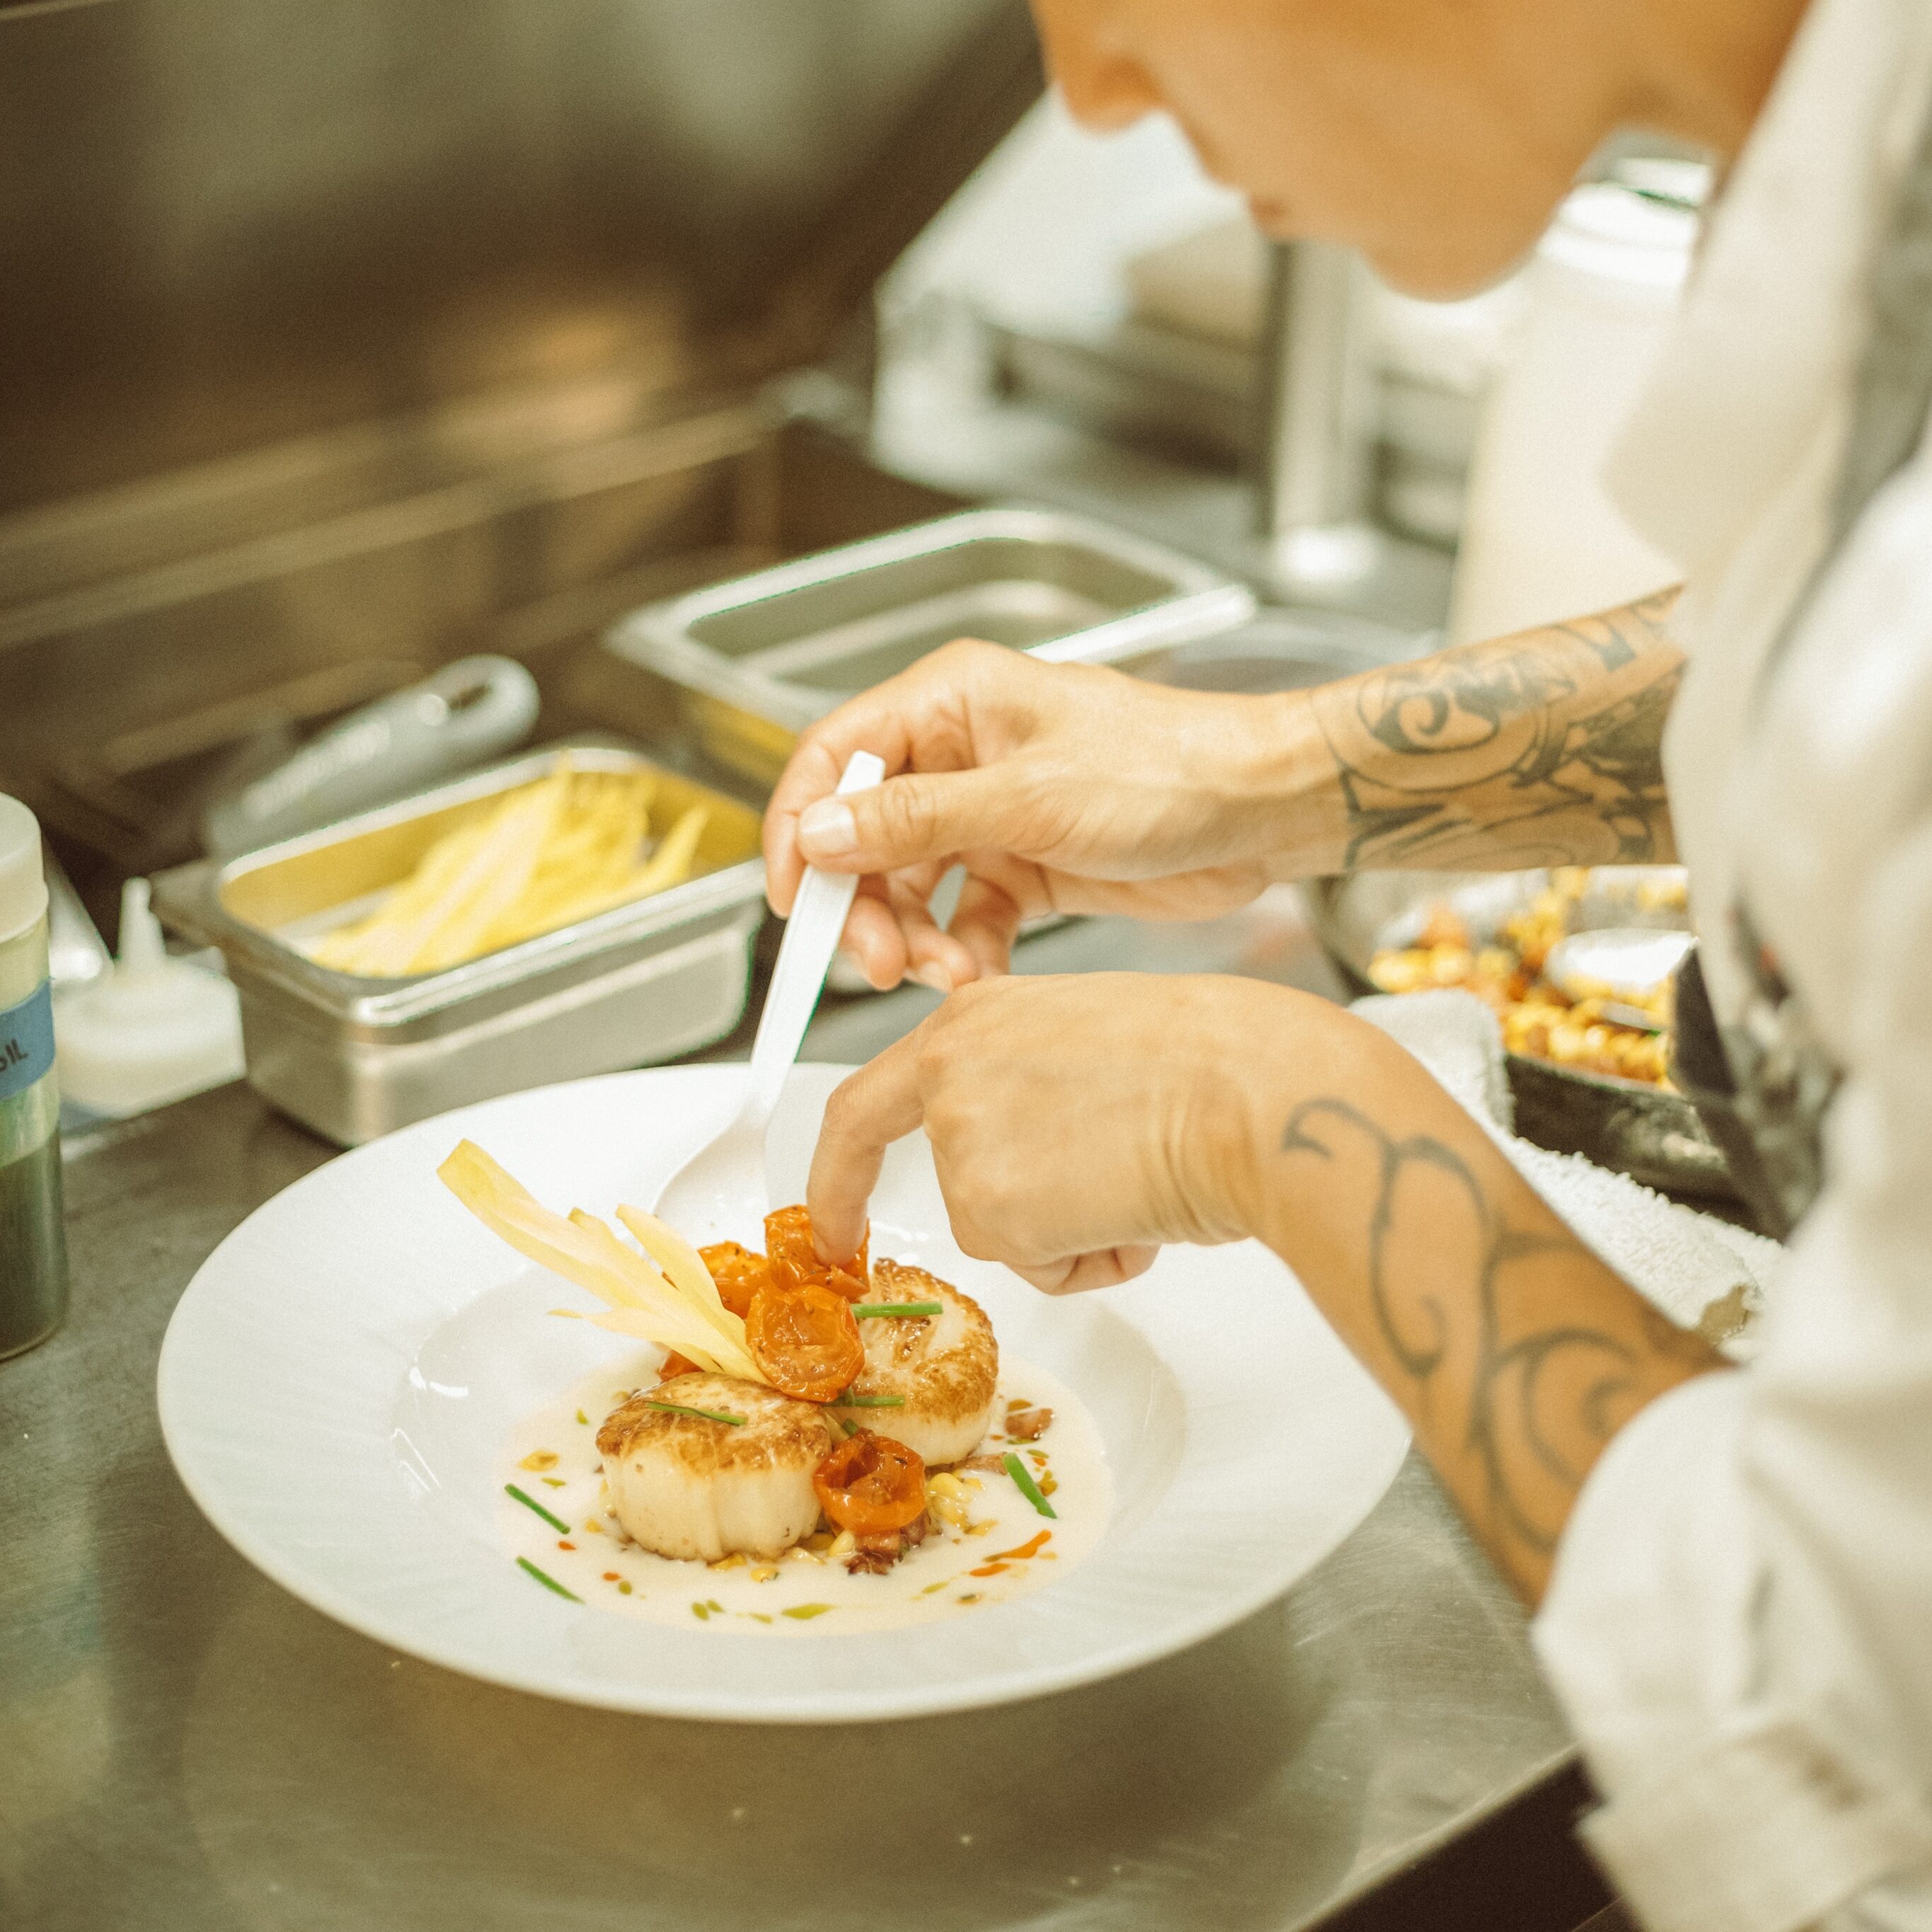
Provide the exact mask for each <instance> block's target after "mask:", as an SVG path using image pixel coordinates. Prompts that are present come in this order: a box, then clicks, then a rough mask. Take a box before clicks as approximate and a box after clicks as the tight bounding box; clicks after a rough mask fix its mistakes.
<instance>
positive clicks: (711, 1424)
mask: <svg viewBox="0 0 1932 1932" xmlns="http://www.w3.org/2000/svg"><path fill="white" fill-rule="evenodd" d="M665 1404H670V1405H672V1406H670V1407H665V1406H664V1405H665ZM694 1412H708V1413H694ZM718 1418H741V1419H739V1420H735V1421H726V1420H720V1419H718ZM832 1442H833V1427H832V1424H830V1423H829V1422H828V1421H826V1415H825V1412H824V1411H823V1409H820V1408H818V1407H817V1406H816V1405H815V1404H814V1403H808V1402H794V1401H793V1400H792V1399H791V1398H790V1397H789V1396H783V1395H780V1394H778V1391H776V1390H775V1389H769V1388H764V1387H763V1386H762V1385H760V1384H759V1383H757V1382H739V1381H738V1380H736V1379H735V1378H734V1377H733V1376H713V1375H704V1374H694V1375H688V1376H674V1377H673V1379H671V1380H670V1381H669V1382H658V1383H656V1384H655V1385H653V1386H652V1387H651V1388H647V1389H640V1390H639V1391H638V1392H637V1394H635V1395H634V1396H633V1397H631V1399H630V1400H628V1402H626V1403H624V1404H623V1405H622V1406H621V1407H619V1408H617V1409H613V1410H612V1411H611V1412H610V1414H609V1415H607V1416H606V1417H605V1418H604V1423H603V1426H602V1427H601V1428H600V1429H599V1430H598V1432H597V1451H598V1454H599V1455H601V1457H603V1459H604V1481H605V1483H606V1484H607V1485H608V1486H609V1488H610V1501H611V1505H612V1507H613V1508H614V1509H615V1510H616V1514H617V1520H618V1522H619V1524H620V1525H622V1527H623V1529H624V1531H625V1534H626V1535H629V1536H631V1538H634V1540H635V1541H637V1542H639V1543H640V1544H643V1547H645V1548H646V1550H655V1552H656V1553H657V1554H658V1556H676V1557H683V1558H686V1559H690V1558H699V1559H703V1561H705V1562H713V1563H715V1562H716V1561H717V1560H718V1558H720V1557H721V1556H730V1555H732V1554H733V1553H734V1552H736V1551H739V1550H742V1552H743V1553H745V1555H746V1556H763V1557H772V1556H782V1555H783V1554H784V1552H785V1551H786V1550H789V1549H790V1547H792V1545H793V1544H795V1543H796V1542H797V1541H799V1539H800V1538H802V1537H805V1536H808V1535H811V1532H812V1531H813V1530H814V1529H815V1528H816V1527H817V1523H818V1493H817V1491H816V1490H814V1488H813V1487H812V1486H811V1474H812V1472H813V1471H814V1469H817V1467H818V1466H819V1464H820V1463H822V1462H823V1461H824V1460H825V1458H826V1455H827V1454H829V1452H830V1450H831V1448H832Z"/></svg>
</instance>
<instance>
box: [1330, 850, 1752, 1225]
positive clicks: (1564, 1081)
mask: <svg viewBox="0 0 1932 1932" xmlns="http://www.w3.org/2000/svg"><path fill="white" fill-rule="evenodd" d="M1543 880H1544V874H1542V873H1541V872H1521V873H1514V872H1513V873H1456V872H1393V871H1392V872H1361V873H1357V874H1355V875H1354V876H1353V877H1349V878H1337V879H1319V880H1315V881H1313V883H1310V885H1309V886H1307V888H1306V896H1307V899H1308V902H1309V905H1310V910H1311V913H1312V915H1313V924H1314V927H1315V930H1316V935H1317V936H1318V937H1319V938H1320V940H1321V941H1322V944H1323V946H1324V947H1325V948H1326V950H1328V954H1329V956H1330V957H1331V959H1334V962H1335V963H1336V964H1337V966H1339V967H1340V968H1341V970H1342V971H1343V974H1344V976H1345V977H1346V978H1347V980H1349V983H1350V985H1351V986H1352V987H1353V988H1354V989H1355V991H1356V992H1360V993H1372V992H1375V991H1376V988H1375V987H1374V986H1373V984H1372V983H1370V979H1369V977H1368V968H1369V962H1370V960H1371V959H1373V958H1374V956H1375V955H1376V953H1378V952H1379V950H1381V949H1382V947H1385V946H1387V945H1391V944H1403V943H1406V941H1407V940H1409V938H1412V935H1413V934H1414V932H1415V930H1417V929H1418V928H1419V927H1420V926H1421V922H1422V920H1423V919H1424V916H1426V914H1427V910H1428V908H1429V907H1430V906H1432V905H1435V904H1439V903H1440V902H1442V901H1448V904H1451V905H1452V906H1454V907H1455V908H1456V910H1457V911H1458V912H1459V913H1461V914H1462V916H1463V918H1464V919H1465V920H1466V922H1468V924H1469V928H1470V930H1471V932H1472V933H1474V934H1475V935H1476V936H1477V937H1478V938H1479V939H1481V938H1488V937H1489V936H1490V935H1492V934H1493V933H1494V932H1496V930H1497V929H1498V928H1499V926H1501V924H1502V922H1503V920H1504V919H1506V918H1508V916H1509V915H1510V914H1511V913H1513V912H1514V911H1516V910H1519V909H1520V907H1523V906H1525V905H1527V904H1529V901H1530V899H1531V898H1532V897H1533V896H1534V895H1535V892H1536V891H1537V890H1538V888H1539V887H1540V886H1541V884H1542V882H1543ZM1619 922H1622V919H1620V921H1619ZM1506 1064H1507V1067H1508V1073H1509V1080H1510V1088H1511V1092H1512V1094H1514V1097H1515V1100H1516V1127H1517V1133H1520V1134H1521V1135H1522V1136H1523V1137H1524V1139H1526V1140H1532V1141H1535V1142H1536V1143H1537V1144H1538V1145H1539V1146H1541V1147H1547V1148H1555V1149H1556V1151H1558V1152H1559V1154H1583V1155H1586V1157H1588V1158H1589V1159H1590V1160H1593V1161H1595V1162H1596V1163H1598V1166H1602V1167H1609V1168H1614V1169H1616V1170H1617V1171H1618V1172H1620V1173H1623V1174H1628V1175H1630V1176H1631V1178H1633V1179H1634V1180H1637V1181H1642V1182H1643V1183H1644V1184H1646V1186H1647V1187H1655V1188H1658V1189H1660V1190H1662V1191H1663V1192H1664V1193H1667V1194H1673V1195H1679V1196H1685V1197H1686V1198H1688V1199H1691V1200H1694V1201H1695V1202H1697V1205H1699V1206H1700V1207H1708V1208H1714V1209H1715V1211H1718V1212H1720V1213H1724V1214H1727V1215H1729V1217H1730V1218H1732V1219H1733V1220H1748V1209H1747V1208H1746V1206H1745V1202H1744V1200H1743V1199H1742V1196H1740V1195H1739V1193H1738V1190H1737V1187H1736V1183H1735V1182H1733V1180H1732V1178H1731V1173H1730V1166H1729V1165H1728V1164H1727V1162H1726V1161H1725V1159H1724V1153H1723V1151H1722V1150H1721V1148H1719V1147H1718V1144H1717V1142H1715V1141H1714V1140H1713V1139H1712V1138H1711V1136H1710V1135H1709V1133H1708V1132H1707V1131H1706V1129H1705V1126H1704V1124H1703V1121H1702V1120H1701V1119H1700V1118H1699V1117H1698V1114H1697V1109H1696V1108H1695V1107H1694V1106H1692V1105H1691V1103H1690V1102H1689V1101H1688V1100H1686V1099H1685V1097H1683V1095H1682V1094H1676V1093H1672V1092H1670V1091H1667V1090H1666V1089H1664V1088H1657V1087H1652V1086H1647V1085H1644V1084H1643V1083H1642V1082H1638V1081H1634V1080H1622V1079H1616V1077H1615V1076H1611V1075H1607V1074H1600V1073H1578V1072H1576V1071H1574V1070H1572V1069H1571V1068H1568V1067H1559V1066H1556V1065H1555V1064H1553V1063H1552V1062H1550V1061H1543V1060H1532V1059H1529V1058H1526V1057H1525V1056H1524V1055H1520V1054H1514V1053H1513V1054H1511V1055H1508V1056H1507V1057H1506Z"/></svg>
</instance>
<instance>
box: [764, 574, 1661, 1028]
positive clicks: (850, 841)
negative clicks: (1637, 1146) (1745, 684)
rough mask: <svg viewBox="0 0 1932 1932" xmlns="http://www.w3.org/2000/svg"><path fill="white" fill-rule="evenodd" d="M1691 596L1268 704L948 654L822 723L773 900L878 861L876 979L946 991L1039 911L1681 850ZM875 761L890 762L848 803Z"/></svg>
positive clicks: (771, 859) (863, 892)
mask: <svg viewBox="0 0 1932 1932" xmlns="http://www.w3.org/2000/svg"><path fill="white" fill-rule="evenodd" d="M1672 601H1673V598H1672V596H1670V595H1665V596H1661V597H1655V598H1651V599H1649V601H1646V602H1645V603H1643V604H1634V605H1632V606H1631V607H1630V608H1628V610H1614V611H1611V612H1609V613H1607V614H1605V615H1604V616H1597V617H1589V618H1584V619H1580V620H1579V621H1578V622H1575V623H1574V624H1560V625H1553V626H1551V627H1550V628H1548V629H1547V630H1541V631H1525V632H1524V633H1523V634H1521V635H1520V636H1518V637H1504V638H1501V639H1499V640H1496V642H1494V643H1482V644H1470V645H1466V646H1462V647H1460V648H1459V649H1455V650H1451V651H1443V652H1439V653H1438V654H1437V655H1436V656H1434V657H1431V658H1424V659H1423V660H1421V661H1420V662H1419V663H1415V664H1400V665H1397V666H1395V667H1392V668H1391V669H1389V670H1378V671H1373V672H1370V673H1368V674H1367V675H1366V676H1361V677H1356V678H1352V679H1348V680H1347V681H1346V682H1343V683H1340V684H1334V685H1325V686H1324V687H1322V688H1320V689H1319V690H1316V691H1289V692H1284V693H1283V694H1280V695H1277V696H1272V697H1222V696H1217V695H1212V694H1207V693H1204V692H1199V691H1175V690H1171V689H1169V688H1165V687H1163V686H1162V685H1154V684H1149V683H1146V682H1142V680H1140V679H1135V678H1130V677H1124V676H1121V674H1120V673H1118V672H1116V671H1110V670H1097V669H1095V668H1094V667H1091V666H1088V665H1081V664H1043V663H1040V662H1039V661H1037V660H1035V659H1032V658H1027V657H1025V656H1023V655H1021V654H1020V653H1019V652H1015V651H1010V650H1005V649H1001V648H1000V647H999V646H996V645H992V644H986V643H971V642H967V643H955V644H949V645H948V646H947V647H946V648H945V649H944V650H941V651H935V652H933V653H932V655H931V656H929V657H927V658H922V660H921V661H919V663H918V664H916V665H915V666H914V667H913V668H912V669H911V670H909V671H906V672H904V673H901V675H900V676H898V677H895V678H891V679H888V680H887V681H886V682H885V683H883V684H882V685H879V686H877V688H875V689H874V690H871V691H867V692H865V694H863V695H862V696H861V697H856V698H854V699H853V700H851V701H850V703H846V704H843V705H841V706H840V707H839V708H838V710H836V711H835V712H833V713H832V715H831V716H829V718H826V719H824V720H823V721H822V722H820V724H815V725H814V726H813V727H811V730H808V732H806V733H805V735H804V736H803V737H802V739H800V740H799V748H798V750H797V751H796V753H795V754H793V757H792V760H791V762H790V764H789V765H788V766H787V767H786V769H785V773H784V777H783V778H781V780H780V781H779V783H778V787H777V789H776V790H775V791H774V792H773V793H772V802H771V806H770V808H769V811H767V812H766V817H765V858H766V877H767V879H768V880H769V889H770V892H771V895H772V904H773V905H774V906H775V907H777V908H778V910H780V911H781V912H785V911H789V910H790V905H791V899H792V895H793V892H795V891H796V889H797V886H798V880H799V877H801V876H802V871H803V868H804V865H805V862H807V861H810V862H811V863H813V864H814V865H821V866H823V867H825V868H827V869H829V870H831V871H840V872H857V873H859V874H862V875H863V878H862V884H861V886H860V888H859V895H858V898H857V899H856V901H855V903H854V904H853V910H852V913H851V916H850V921H849V922H848V923H847V926H846V929H845V944H846V950H847V952H848V953H850V955H851V956H853V958H854V959H856V960H857V961H858V962H859V964H860V965H862V967H863V968H865V971H866V973H867V974H868V976H869V977H870V978H871V981H872V983H873V984H874V986H892V985H893V984H894V983H896V982H897V981H898V980H899V979H900V978H901V977H902V976H904V975H907V974H910V976H911V977H914V978H916V979H920V980H925V981H926V983H927V984H928V985H929V986H938V987H940V988H941V989H945V988H947V987H951V986H962V985H964V984H965V983H966V982H967V981H968V980H975V979H981V978H984V977H986V976H987V975H988V974H993V973H998V972H1001V971H1004V970H1005V968H1006V966H1007V959H1008V954H1009V951H1010V947H1011V946H1012V944H1013V935H1014V934H1015V932H1017V930H1018V929H1019V924H1020V922H1021V921H1022V919H1026V918H1029V917H1031V916H1034V915H1035V914H1037V913H1048V912H1058V913H1130V914H1132V915H1133V916H1135V917H1136V918H1141V919H1205V918H1209V917H1211V916H1214V915H1215V914H1217V913H1222V912H1225V911H1226V910H1229V908H1230V907H1234V906H1238V905H1241V904H1244V903H1245V902H1246V901H1248V900H1249V899H1251V898H1253V897H1254V895H1256V893H1257V892H1259V891H1261V890H1262V888H1263V887H1264V886H1266V885H1267V884H1268V882H1269V880H1271V879H1297V878H1305V877H1309V876H1310V874H1316V873H1322V872H1341V871H1349V870H1352V869H1353V868H1357V867H1360V866H1370V865H1402V866H1418V867H1434V868H1468V869H1471V870H1481V869H1484V868H1490V869H1494V870H1506V869H1508V868H1511V867H1514V866H1527V865H1565V864H1594V863H1598V862H1607V861H1610V860H1617V859H1623V860H1637V859H1643V860H1652V859H1656V860H1661V859H1668V858H1669V857H1670V856H1671V851H1672V844H1671V832H1670V814H1669V811H1668V810H1667V807H1666V804H1665V800H1664V778H1663V770H1662V765H1661V759H1660V756H1659V742H1660V740H1661V736H1662V733H1663V730H1664V718H1665V716H1666V715H1667V713H1668V712H1669V710H1670V700H1671V698H1672V696H1673V694H1674V693H1675V691H1676V687H1677V674H1678V669H1679V664H1680V662H1681V660H1680V658H1679V655H1678V652H1677V651H1676V648H1675V646H1673V645H1672V643H1670V640H1669V639H1668V637H1666V636H1665V634H1664V628H1663V626H1664V620H1665V618H1666V616H1667V613H1668V611H1669V610H1670V605H1671V603H1672ZM859 750H866V751H877V753H879V754H880V756H882V757H883V758H884V759H885V760H886V765H887V766H888V768H889V770H890V771H891V772H892V774H893V775H892V776H891V777H889V778H887V779H886V782H885V783H884V784H882V785H880V786H879V787H877V788H876V789H875V790H871V791H868V792H864V793H859V795H858V796H856V797H853V798H850V799H835V798H834V797H832V796H831V794H832V791H833V790H834V788H835V787H836V785H837V784H838V777H839V774H840V773H841V772H843V771H844V768H845V763H846V760H847V759H848V758H849V757H850V756H851V754H853V752H854V751H859ZM955 863H959V864H960V865H963V866H964V867H965V871H966V873H967V882H966V886H965V890H964V892H962V894H961V895H960V898H959V910H957V911H956V913H953V916H952V919H951V920H950V923H949V924H948V925H947V926H945V927H943V928H942V927H941V926H940V924H939V923H938V922H937V921H936V920H935V919H934V918H933V916H932V910H931V906H930V903H929V901H930V900H931V898H932V893H933V890H934V888H935V886H936V885H937V884H938V881H939V880H940V879H941V878H942V877H944V876H945V875H946V874H947V872H948V871H950V870H951V868H952V867H953V865H954V864H955Z"/></svg>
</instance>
